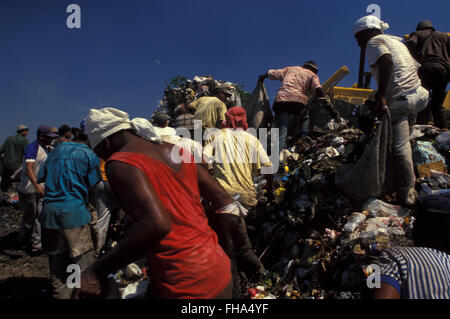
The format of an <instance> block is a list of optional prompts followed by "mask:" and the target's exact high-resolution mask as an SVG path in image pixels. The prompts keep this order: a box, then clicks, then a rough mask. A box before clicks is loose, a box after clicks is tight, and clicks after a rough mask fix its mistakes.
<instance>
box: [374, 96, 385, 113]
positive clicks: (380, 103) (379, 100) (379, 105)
mask: <svg viewBox="0 0 450 319" xmlns="http://www.w3.org/2000/svg"><path fill="white" fill-rule="evenodd" d="M386 110H387V104H386V98H385V97H384V96H378V95H377V97H376V99H375V114H376V115H377V116H378V117H382V116H383V115H384V113H386Z"/></svg>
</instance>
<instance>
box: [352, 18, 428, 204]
mask: <svg viewBox="0 0 450 319" xmlns="http://www.w3.org/2000/svg"><path fill="white" fill-rule="evenodd" d="M388 27H389V25H388V24H387V23H385V22H383V21H381V20H379V19H378V18H377V17H375V16H373V15H370V16H365V17H363V18H361V19H359V20H358V21H357V22H356V23H355V26H354V30H353V33H354V35H355V38H356V40H357V42H358V45H359V46H361V47H366V48H367V57H368V63H369V65H370V67H371V68H372V73H373V74H374V77H375V79H376V80H377V83H378V92H377V94H376V101H375V108H376V113H377V115H378V116H381V115H382V114H384V113H385V112H386V109H387V108H388V109H389V111H390V114H391V120H392V133H393V143H392V153H393V160H394V165H395V166H394V168H395V174H396V183H397V191H398V195H399V198H400V200H401V201H402V204H403V205H405V206H412V205H414V204H415V202H416V199H417V196H418V195H417V192H416V191H415V189H414V185H415V181H416V177H415V175H414V167H413V161H412V154H411V145H410V143H409V125H412V124H413V123H414V120H415V116H416V114H417V112H418V111H421V110H423V109H424V108H425V106H426V104H427V102H428V91H427V90H425V89H424V88H423V87H422V86H421V83H420V79H419V76H418V74H417V65H416V64H415V63H416V61H415V60H414V59H413V57H412V56H411V54H410V53H409V52H408V49H407V48H406V46H405V45H404V44H403V43H402V42H401V38H398V37H394V36H391V35H387V34H383V33H382V31H384V30H386V29H387V28H388Z"/></svg>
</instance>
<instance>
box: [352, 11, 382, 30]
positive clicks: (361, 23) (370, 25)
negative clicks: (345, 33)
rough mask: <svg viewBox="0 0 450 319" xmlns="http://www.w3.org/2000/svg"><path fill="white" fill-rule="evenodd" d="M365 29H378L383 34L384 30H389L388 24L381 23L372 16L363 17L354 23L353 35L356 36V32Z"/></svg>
mask: <svg viewBox="0 0 450 319" xmlns="http://www.w3.org/2000/svg"><path fill="white" fill-rule="evenodd" d="M367 29H378V30H380V31H381V32H383V31H384V30H387V29H389V24H387V23H386V22H383V21H381V20H380V19H378V18H377V17H376V16H374V15H369V16H365V17H362V18H361V19H359V20H358V21H356V23H355V26H354V27H353V34H357V33H358V32H360V31H363V30H367Z"/></svg>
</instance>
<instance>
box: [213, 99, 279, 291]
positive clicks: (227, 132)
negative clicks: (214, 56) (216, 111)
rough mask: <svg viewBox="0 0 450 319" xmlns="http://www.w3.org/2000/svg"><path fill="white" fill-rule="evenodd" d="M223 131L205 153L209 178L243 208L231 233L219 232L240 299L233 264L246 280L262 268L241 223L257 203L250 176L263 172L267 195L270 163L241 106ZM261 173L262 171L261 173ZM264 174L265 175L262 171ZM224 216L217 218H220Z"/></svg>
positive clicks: (229, 114)
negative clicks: (240, 269)
mask: <svg viewBox="0 0 450 319" xmlns="http://www.w3.org/2000/svg"><path fill="white" fill-rule="evenodd" d="M225 118H226V120H225V121H224V123H223V124H222V126H223V128H222V129H221V130H220V131H218V132H216V133H215V134H213V135H212V136H210V137H209V139H207V140H206V141H205V149H204V153H205V154H206V156H207V157H209V158H210V162H211V164H212V167H213V168H212V175H213V177H214V178H215V179H216V180H217V181H218V182H219V184H220V185H222V187H223V188H224V189H225V190H226V191H227V193H228V194H229V195H230V196H232V197H238V201H239V202H240V203H241V204H242V205H243V206H244V207H242V209H241V213H240V214H238V215H236V216H233V217H234V220H233V221H232V225H231V226H230V227H228V228H229V229H232V230H233V232H227V231H226V230H222V229H221V227H219V229H218V233H220V234H223V236H219V239H223V240H221V244H222V246H223V247H224V249H225V251H226V253H227V254H228V256H229V257H230V259H231V263H232V272H233V281H234V287H235V290H234V291H233V297H234V298H239V272H238V267H237V265H236V264H239V265H240V266H242V267H239V268H242V269H243V270H245V272H246V274H247V276H248V277H255V275H257V276H262V274H263V272H264V266H263V265H262V264H261V262H260V261H259V260H258V258H257V257H256V255H255V253H254V251H253V250H252V245H251V243H250V240H249V238H248V235H247V228H246V225H245V221H244V218H243V217H244V216H246V213H247V210H249V209H251V208H253V207H255V206H256V204H257V203H258V201H257V199H256V190H255V187H254V185H253V180H252V174H259V173H262V174H264V175H265V177H266V179H267V186H266V188H267V193H268V194H269V196H270V195H271V194H272V192H273V186H272V181H273V171H272V170H271V169H272V163H271V162H270V160H269V157H268V156H267V153H266V151H265V150H264V148H263V146H262V144H261V143H260V142H259V140H258V139H257V138H256V137H255V136H253V135H252V134H250V133H248V132H246V131H245V130H247V129H248V125H247V115H246V112H245V109H243V108H242V107H232V108H230V109H229V110H228V111H227V113H226V114H225ZM261 170H262V172H261ZM264 171H265V172H264ZM222 216H223V215H218V217H219V219H220V218H222Z"/></svg>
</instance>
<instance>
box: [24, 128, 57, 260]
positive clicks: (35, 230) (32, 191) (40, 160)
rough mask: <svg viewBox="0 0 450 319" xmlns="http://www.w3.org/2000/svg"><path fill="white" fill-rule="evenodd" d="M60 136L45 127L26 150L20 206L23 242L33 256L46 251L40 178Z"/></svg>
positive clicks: (42, 194) (42, 187)
mask: <svg viewBox="0 0 450 319" xmlns="http://www.w3.org/2000/svg"><path fill="white" fill-rule="evenodd" d="M57 137H58V134H56V133H53V132H51V127H50V126H46V125H41V126H39V128H38V130H37V139H36V140H35V141H34V142H32V143H30V144H28V145H27V147H26V148H25V150H24V156H23V164H22V174H21V180H20V184H19V187H18V191H19V207H20V210H21V211H22V215H23V216H22V223H21V228H20V234H19V241H20V242H21V244H23V245H25V248H26V250H27V251H28V252H29V253H30V254H38V253H40V251H41V248H42V244H41V225H40V223H39V221H38V219H37V217H38V215H39V213H40V211H41V208H42V198H43V196H44V184H43V183H41V182H39V181H38V178H37V176H38V172H39V169H40V168H41V167H42V166H43V165H44V163H45V161H46V159H47V155H48V150H47V147H48V146H49V145H50V143H51V142H52V140H53V139H54V138H57Z"/></svg>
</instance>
